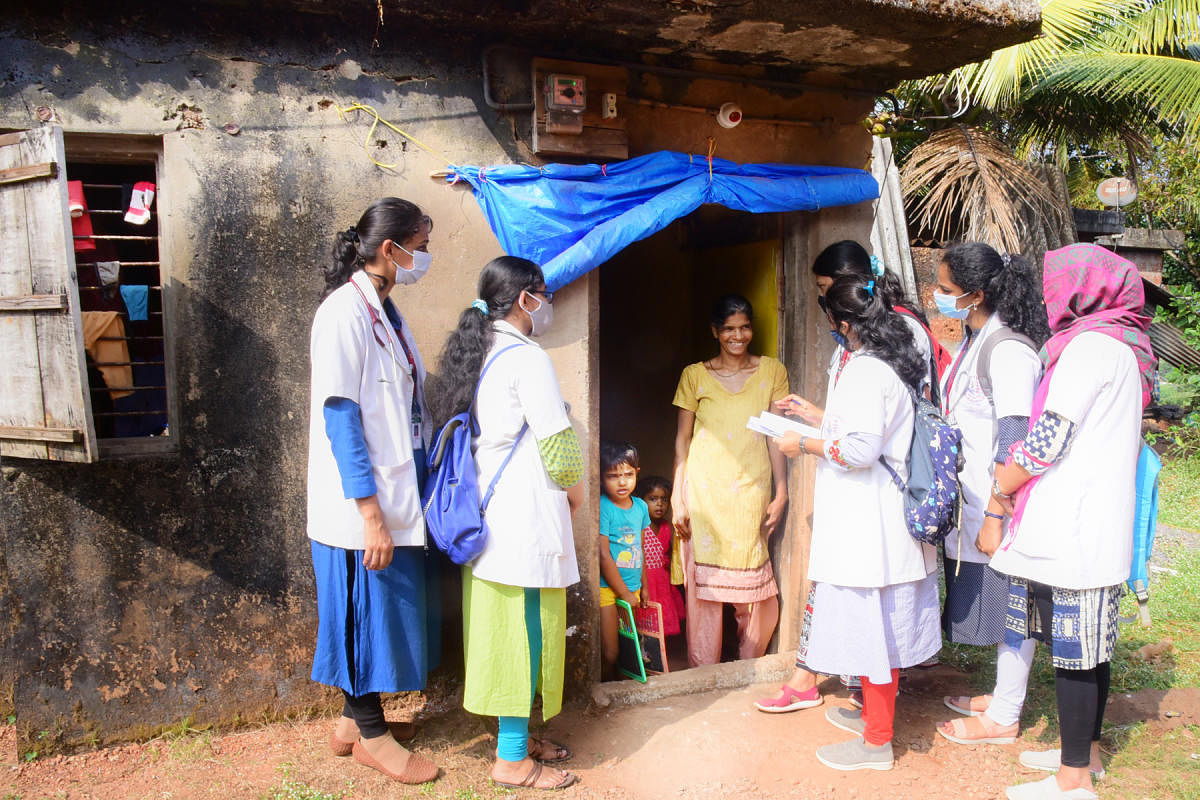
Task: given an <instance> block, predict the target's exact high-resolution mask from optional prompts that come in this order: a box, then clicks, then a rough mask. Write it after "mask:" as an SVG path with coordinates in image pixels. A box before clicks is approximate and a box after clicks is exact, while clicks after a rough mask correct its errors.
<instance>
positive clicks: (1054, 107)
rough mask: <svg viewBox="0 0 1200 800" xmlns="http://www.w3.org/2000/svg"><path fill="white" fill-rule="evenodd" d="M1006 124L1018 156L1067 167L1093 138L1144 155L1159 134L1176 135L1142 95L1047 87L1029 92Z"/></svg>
mask: <svg viewBox="0 0 1200 800" xmlns="http://www.w3.org/2000/svg"><path fill="white" fill-rule="evenodd" d="M1048 109H1049V110H1050V111H1049V112H1048V111H1047V110H1048ZM1004 123H1005V126H1004V133H1005V136H1004V138H1005V140H1006V141H1008V142H1009V143H1011V144H1012V146H1013V151H1014V152H1015V153H1016V155H1017V157H1018V158H1020V159H1024V160H1039V161H1044V160H1047V159H1049V160H1053V161H1054V162H1055V163H1057V165H1058V166H1059V167H1060V168H1062V169H1066V167H1067V160H1068V158H1069V156H1070V155H1071V154H1072V153H1073V152H1077V151H1079V150H1080V149H1081V148H1083V147H1085V146H1087V145H1089V144H1091V143H1093V142H1097V141H1118V140H1119V141H1121V142H1125V143H1126V144H1127V145H1128V146H1131V147H1132V148H1133V149H1132V151H1131V153H1132V155H1135V156H1140V155H1141V154H1142V153H1144V152H1145V151H1146V150H1147V148H1149V146H1150V136H1151V135H1152V134H1153V133H1155V132H1160V133H1163V134H1170V133H1173V130H1172V129H1171V128H1170V126H1167V125H1165V124H1163V123H1162V122H1161V120H1160V119H1159V117H1158V114H1157V112H1156V110H1155V109H1154V107H1153V106H1150V105H1148V104H1147V103H1145V102H1144V101H1142V100H1141V98H1126V99H1113V98H1107V97H1097V96H1094V95H1090V94H1082V93H1080V92H1070V91H1065V90H1063V89H1061V88H1057V87H1045V86H1039V87H1037V88H1036V89H1034V90H1032V91H1029V92H1027V93H1026V95H1025V102H1024V103H1022V104H1021V105H1020V106H1019V107H1017V108H1014V109H1012V110H1011V111H1009V112H1007V113H1006V114H1005V115H1004Z"/></svg>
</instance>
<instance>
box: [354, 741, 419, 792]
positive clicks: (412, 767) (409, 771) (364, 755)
mask: <svg viewBox="0 0 1200 800" xmlns="http://www.w3.org/2000/svg"><path fill="white" fill-rule="evenodd" d="M351 752H352V753H353V754H354V760H355V761H357V762H358V763H360V764H363V765H365V766H368V767H370V768H371V769H374V770H378V771H380V772H382V773H383V774H384V775H387V776H388V777H389V778H391V779H392V780H395V781H399V782H400V783H411V784H415V783H429V782H430V781H432V780H436V779H437V776H438V767H437V764H434V763H433V762H432V761H430V760H429V759H428V758H426V757H425V756H423V755H421V754H420V753H414V752H412V751H411V750H410V751H409V753H408V762H407V763H406V764H405V765H404V771H403V772H401V773H399V774H397V773H395V772H392V771H391V770H389V769H388V768H387V767H385V766H384V765H383V764H381V763H379V761H378V760H376V758H375V756H373V755H371V754H370V753H368V752H367V748H365V747H363V746H362V743H361V742H355V743H354V745H353V747H352V749H351Z"/></svg>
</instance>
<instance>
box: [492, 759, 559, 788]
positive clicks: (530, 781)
mask: <svg viewBox="0 0 1200 800" xmlns="http://www.w3.org/2000/svg"><path fill="white" fill-rule="evenodd" d="M540 777H542V765H541V764H539V763H538V762H537V761H534V762H533V768H532V769H530V770H529V774H528V775H526V776H525V778H524V780H522V781H521V782H520V783H505V782H504V781H498V780H496V779H495V778H492V783H494V784H496V785H497V786H502V787H504V788H505V789H541V790H542V791H548V792H556V791H558V790H559V789H565V788H567V787H568V786H574V785H575V784H577V783H579V776H578V775H576V774H575V773H574V772H562V778H561V779H560V780H559V782H558V783H556V784H554V785H553V786H538V785H537V782H538V778H540Z"/></svg>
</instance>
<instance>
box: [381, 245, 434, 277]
mask: <svg viewBox="0 0 1200 800" xmlns="http://www.w3.org/2000/svg"><path fill="white" fill-rule="evenodd" d="M396 247H400V245H396ZM400 249H401V250H404V248H403V247H400ZM404 252H406V253H408V254H409V255H410V256H412V260H413V263H412V268H411V269H405V268H404V267H402V266H400V265H399V264H396V260H395V259H391V261H392V264H394V265H395V267H396V285H397V286H408V285H410V284H413V283H416V282H417V281H419V280H421V278H422V277H424V275H425V273H426V272H429V265H430V264H431V263H433V256H432V255H430V254H429V253H427V252H425V251H424V250H413V251H412V252H411V253H409V251H407V250H404Z"/></svg>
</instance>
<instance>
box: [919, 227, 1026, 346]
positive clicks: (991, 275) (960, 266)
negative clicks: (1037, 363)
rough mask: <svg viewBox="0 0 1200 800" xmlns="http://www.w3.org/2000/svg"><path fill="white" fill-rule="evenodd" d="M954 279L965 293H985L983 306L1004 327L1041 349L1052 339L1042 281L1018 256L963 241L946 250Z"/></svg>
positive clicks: (946, 256) (946, 257) (945, 253)
mask: <svg viewBox="0 0 1200 800" xmlns="http://www.w3.org/2000/svg"><path fill="white" fill-rule="evenodd" d="M942 261H943V262H944V263H945V264H946V269H948V270H949V271H950V277H951V279H952V280H953V281H954V282H955V283H956V284H958V285H959V286H960V287H962V290H963V291H964V292H975V291H979V290H980V289H982V290H983V304H984V305H985V306H987V308H988V310H990V311H994V312H996V313H997V314H999V315H1000V319H1001V320H1003V321H1004V324H1006V325H1008V327H1010V328H1012V329H1013V330H1014V331H1016V332H1017V333H1023V334H1025V335H1026V336H1028V337H1029V338H1030V339H1032V340H1033V343H1034V344H1036V345H1037V346H1038V347H1041V346H1042V345H1043V344H1044V343H1045V341H1046V340H1047V339H1049V338H1050V323H1049V322H1048V321H1047V320H1046V303H1045V301H1044V300H1043V299H1042V281H1041V278H1040V277H1039V276H1038V273H1037V270H1036V269H1035V268H1034V266H1033V264H1031V263H1030V262H1029V261H1027V260H1026V259H1025V258H1023V257H1022V256H1019V255H1017V254H1016V253H1012V254H1005V255H1000V254H999V253H997V252H996V251H995V250H994V249H992V247H990V246H989V245H986V244H984V243H983V242H959V243H958V244H954V245H951V246H950V247H947V248H946V249H945V250H944V251H942Z"/></svg>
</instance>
